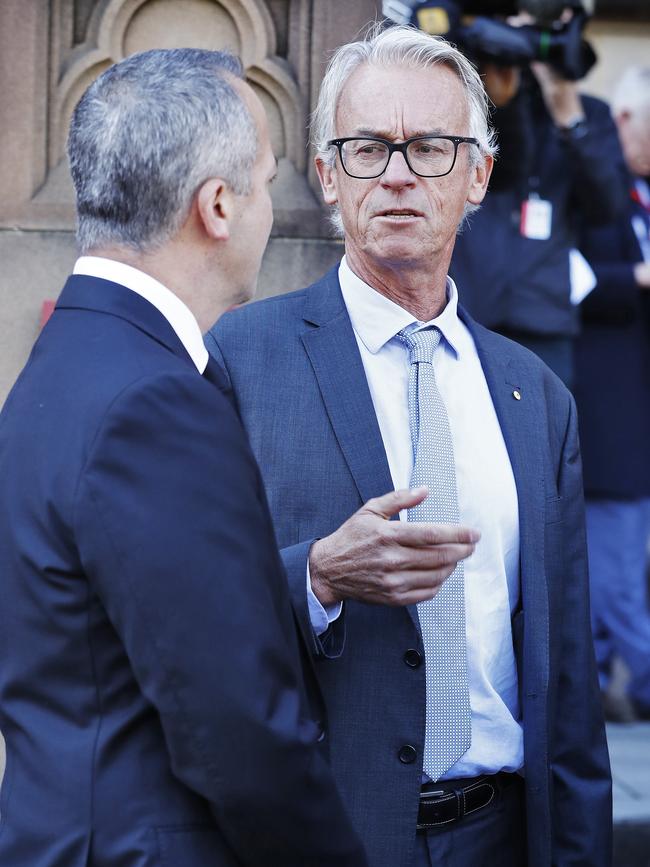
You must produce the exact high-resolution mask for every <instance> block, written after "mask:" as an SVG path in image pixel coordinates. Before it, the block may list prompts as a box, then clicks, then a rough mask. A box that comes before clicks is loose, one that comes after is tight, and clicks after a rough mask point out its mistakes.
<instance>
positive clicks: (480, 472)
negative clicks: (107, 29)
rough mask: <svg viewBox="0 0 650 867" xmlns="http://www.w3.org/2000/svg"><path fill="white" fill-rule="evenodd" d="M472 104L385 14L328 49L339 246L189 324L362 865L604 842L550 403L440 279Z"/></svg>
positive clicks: (603, 761)
mask: <svg viewBox="0 0 650 867" xmlns="http://www.w3.org/2000/svg"><path fill="white" fill-rule="evenodd" d="M486 112H487V106H486V98H485V93H484V90H483V87H482V83H481V80H480V78H479V77H478V75H477V74H476V71H475V70H474V69H473V67H472V66H471V65H470V64H469V63H468V62H467V61H466V59H465V58H464V57H463V56H462V55H461V54H460V53H459V52H458V51H457V50H456V49H455V48H453V47H452V46H450V45H449V44H447V43H445V42H444V41H442V40H438V39H435V38H432V37H428V36H426V35H424V34H421V33H418V32H417V31H414V30H412V29H410V28H399V27H397V28H392V29H388V30H386V31H383V32H381V31H380V32H377V33H373V34H371V35H370V36H369V37H368V38H367V39H365V40H364V41H361V42H356V43H352V44H349V45H344V46H343V47H342V48H340V49H339V50H338V51H337V53H336V54H335V55H334V57H333V59H332V60H331V62H330V65H329V68H328V71H327V74H326V76H325V79H324V81H323V85H322V89H321V94H320V100H319V104H318V108H317V111H316V116H315V121H314V138H315V142H316V147H317V158H316V165H317V168H318V173H319V177H320V180H321V185H322V188H323V194H324V197H325V201H326V202H327V203H328V204H330V205H332V206H333V207H335V208H336V209H337V214H336V216H335V219H336V220H337V221H338V222H339V223H340V224H341V225H342V228H343V234H344V237H345V257H344V258H343V260H342V262H341V264H340V265H339V266H338V267H337V268H335V269H334V270H332V271H331V272H330V273H329V274H328V275H327V276H326V277H325V278H324V279H322V280H320V281H319V282H318V283H316V284H314V285H313V286H311V287H309V288H308V289H305V290H301V291H299V292H296V293H293V294H290V295H286V296H283V297H280V298H275V299H271V300H267V301H264V302H261V303H260V304H255V305H252V306H250V307H248V308H244V309H242V310H239V311H235V312H233V313H231V314H228V315H227V316H225V317H224V318H223V319H222V321H221V322H220V323H219V324H218V325H217V326H216V328H214V329H213V330H212V331H211V332H210V335H209V337H208V338H207V343H208V347H209V348H210V349H211V350H212V351H213V353H214V355H215V357H216V358H217V359H218V360H219V361H220V362H221V364H222V365H223V366H224V369H225V371H226V372H227V374H228V376H229V380H230V384H231V387H232V388H233V392H234V395H235V399H236V401H237V404H238V407H239V409H240V412H241V415H242V419H243V421H244V425H245V427H246V428H247V430H248V433H249V436H250V438H251V442H252V445H253V450H254V451H255V452H256V455H257V457H258V460H259V461H260V464H261V468H262V473H263V477H264V480H265V483H266V487H267V492H268V495H269V498H270V504H271V511H272V514H273V516H274V522H275V528H276V533H277V535H278V537H279V541H280V545H281V547H282V548H283V556H284V561H285V565H286V566H287V569H288V572H289V575H290V581H291V583H292V586H293V591H294V599H295V602H296V604H297V606H298V607H299V609H300V610H301V611H302V616H303V620H304V622H305V626H306V628H309V626H311V628H312V630H313V634H314V641H313V646H314V653H315V655H316V660H317V662H316V665H317V671H318V673H319V677H320V683H321V686H322V687H323V690H324V692H325V695H326V700H327V702H328V708H329V713H330V721H331V726H332V728H331V743H330V747H331V756H332V762H333V767H334V770H335V774H336V776H337V779H338V782H339V785H340V787H341V791H342V793H343V796H344V798H345V800H346V802H347V804H348V806H349V809H350V811H351V814H352V816H353V819H354V821H355V823H356V827H357V829H358V830H359V831H360V833H361V835H362V838H363V840H364V843H365V846H366V849H367V851H368V853H369V859H370V862H371V864H372V865H373V867H413V865H418V867H420V865H422V867H424V865H435V867H440V865H446V867H476V865H479V864H480V865H485V864H498V865H499V867H515V865H516V867H521V865H524V864H528V865H533V867H548V865H550V864H569V863H576V864H578V863H580V864H590V865H592V867H593V865H599V867H605V865H607V864H608V862H609V848H610V829H609V823H610V779H609V765H608V758H607V750H606V744H605V739H604V730H603V725H602V717H601V715H600V713H599V702H598V687H597V681H596V677H595V667H594V662H593V651H592V647H591V639H590V628H589V609H588V600H587V572H586V564H585V550H584V548H585V546H584V521H583V511H582V505H581V494H580V490H581V479H580V469H579V458H578V453H577V442H576V431H575V412H574V406H573V402H572V399H571V397H570V395H569V393H568V392H567V391H566V389H565V388H564V386H563V385H562V384H561V383H560V382H559V380H558V379H557V378H556V377H555V376H554V375H553V374H552V373H551V372H550V371H549V370H548V369H547V368H546V367H545V366H544V365H543V364H542V363H541V362H540V361H539V359H537V358H536V357H535V356H533V355H531V354H530V353H529V352H527V351H526V350H523V349H522V348H521V347H518V346H517V345H515V344H513V343H511V342H509V341H508V340H506V339H504V338H502V337H499V336H497V335H494V334H491V333H490V332H488V331H486V330H485V329H483V328H481V327H479V326H477V325H475V324H474V323H473V322H472V321H471V320H470V319H469V318H468V317H467V316H466V315H465V313H464V312H463V311H462V308H460V307H459V306H458V293H457V290H456V287H455V286H454V284H453V283H452V282H451V281H450V280H449V279H448V278H447V268H448V265H449V260H450V257H451V253H452V249H453V246H454V241H455V237H456V232H457V230H458V226H459V224H460V223H461V221H462V219H463V215H464V213H465V212H466V211H467V210H468V209H472V208H474V207H476V206H477V205H479V204H480V202H481V200H482V198H483V196H484V194H485V190H486V187H487V183H488V179H489V175H490V170H491V166H492V159H493V157H492V152H493V146H492V143H491V137H490V133H489V131H488V125H487V120H486ZM460 292H461V293H462V287H460ZM409 485H410V486H411V488H412V490H411V491H410V492H408V491H407V492H404V490H401V491H398V492H393V493H388V494H387V493H386V492H387V491H390V490H391V489H392V488H398V489H404V488H406V487H407V486H409ZM421 487H424V488H425V489H428V496H427V491H426V490H425V491H422V490H421V489H420V488H421ZM364 502H365V505H364ZM398 514H399V517H400V518H401V519H403V520H401V521H391V520H389V518H394V517H395V518H396V517H397V516H398ZM454 531H455V532H454ZM479 535H480V541H478V539H479ZM467 543H473V544H476V548H475V552H474V553H473V555H472V556H471V557H470V558H469V559H467V560H464V559H463V557H464V554H463V551H462V549H461V548H460V547H459V546H462V545H463V544H467ZM524 778H525V782H524ZM524 790H525V791H524Z"/></svg>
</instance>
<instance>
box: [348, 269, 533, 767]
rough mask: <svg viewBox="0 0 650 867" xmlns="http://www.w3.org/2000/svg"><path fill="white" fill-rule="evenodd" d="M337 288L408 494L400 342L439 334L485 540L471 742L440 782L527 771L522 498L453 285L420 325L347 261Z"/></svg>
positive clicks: (477, 576)
mask: <svg viewBox="0 0 650 867" xmlns="http://www.w3.org/2000/svg"><path fill="white" fill-rule="evenodd" d="M339 280H340V284H341V291H342V293H343V298H344V301H345V305H346V307H347V310H348V313H349V315H350V319H351V321H352V327H353V329H354V333H355V336H356V339H357V344H358V346H359V352H360V353H361V359H362V362H363V366H364V369H365V373H366V378H367V380H368V386H369V388H370V394H371V396H372V401H373V404H374V408H375V413H376V415H377V421H378V422H379V429H380V431H381V436H382V440H383V443H384V448H385V450H386V457H387V458H388V466H389V468H390V472H391V476H392V480H393V484H394V486H395V488H408V487H409V482H410V478H411V472H412V470H413V447H412V444H411V434H410V429H409V413H408V375H409V360H408V351H407V349H406V347H405V346H404V344H403V343H402V342H401V341H400V340H399V339H398V338H397V337H396V336H395V335H396V334H397V332H398V331H400V330H401V329H403V328H407V327H408V326H411V327H412V328H413V329H418V328H419V327H424V326H425V325H431V324H433V325H436V326H437V327H438V328H439V329H440V331H441V332H442V336H443V339H442V340H441V343H440V347H439V349H438V350H437V352H436V354H435V356H434V367H435V373H436V381H437V384H438V388H439V390H440V393H441V395H442V398H443V400H444V402H445V405H446V407H447V413H448V416H449V425H450V428H451V434H452V440H453V444H454V458H455V463H456V479H457V488H458V505H459V510H460V521H461V523H462V524H464V525H466V526H469V527H473V528H475V529H477V530H479V531H480V532H481V540H480V542H479V543H478V544H477V546H476V551H475V553H474V554H473V555H472V556H471V557H470V558H469V559H467V560H465V607H466V624H467V663H468V679H469V693H470V705H471V709H472V744H471V746H470V748H469V750H468V751H467V752H466V753H465V755H464V756H463V757H462V758H461V759H459V760H458V762H456V764H455V765H454V766H453V767H452V768H451V769H450V770H449V771H448V772H447V773H446V774H445V775H444V777H443V779H444V778H449V779H454V778H456V777H470V776H476V775H478V774H482V773H496V772H497V771H500V770H505V771H516V770H518V769H520V768H521V767H522V765H523V733H522V728H521V724H520V722H519V715H520V714H519V703H518V697H517V669H516V663H515V657H514V650H513V645H512V629H511V615H512V612H513V611H514V610H515V608H516V607H517V604H518V602H519V517H518V501H517V490H516V487H515V482H514V477H513V474H512V468H511V465H510V460H509V458H508V453H507V450H506V446H505V442H504V440H503V435H502V433H501V428H500V426H499V422H498V420H497V416H496V412H495V409H494V405H493V403H492V398H491V397H490V392H489V390H488V387H487V383H486V381H485V376H484V374H483V369H482V367H481V363H480V361H479V357H478V353H477V351H476V346H475V345H474V340H473V339H472V336H471V335H470V333H469V331H468V329H467V328H466V326H465V325H464V324H463V323H462V322H461V320H460V319H459V318H458V315H457V305H458V293H457V291H456V287H455V285H454V283H453V281H452V280H451V279H448V283H447V296H448V302H447V305H446V307H445V309H444V310H443V312H442V313H441V314H440V316H438V317H437V318H436V319H433V320H432V321H431V322H430V323H421V322H418V321H417V320H416V319H415V317H414V316H413V315H412V314H411V313H408V312H407V311H406V310H404V309H403V308H402V307H399V306H398V305H397V304H395V303H394V302H392V301H390V300H389V299H388V298H386V297H385V296H383V295H381V294H380V293H379V292H377V291H375V290H374V289H372V287H370V286H368V285H367V284H366V283H364V282H363V281H362V280H361V279H359V277H357V276H356V274H354V273H353V272H352V270H351V269H350V268H349V266H348V264H347V262H346V259H345V257H343V260H342V262H341V265H340V268H339ZM400 518H401V519H402V520H406V513H405V512H404V513H401V514H400Z"/></svg>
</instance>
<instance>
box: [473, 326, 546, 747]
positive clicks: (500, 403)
mask: <svg viewBox="0 0 650 867" xmlns="http://www.w3.org/2000/svg"><path fill="white" fill-rule="evenodd" d="M460 315H461V318H462V319H463V321H464V322H465V324H466V325H467V327H468V328H469V330H470V332H471V334H472V337H473V338H474V341H475V343H476V347H477V350H478V354H479V358H480V360H481V365H482V367H483V372H484V373H485V378H486V380H487V384H488V388H489V390H490V394H491V397H492V401H493V403H494V407H495V410H496V413H497V417H498V419H499V424H500V426H501V431H502V433H503V437H504V440H505V443H506V448H507V450H508V455H509V457H510V463H511V465H512V471H513V474H514V478H515V484H516V486H517V498H518V501H519V537H520V552H521V553H520V582H521V604H522V606H523V616H524V643H523V659H518V660H517V661H518V668H519V676H520V678H521V679H522V684H523V688H522V690H521V694H522V701H523V703H524V706H525V707H526V706H527V707H528V708H529V709H530V710H531V711H536V712H535V713H531V714H530V716H532V717H533V719H529V717H528V715H527V719H526V726H527V738H528V736H529V735H530V734H531V729H533V728H535V727H537V726H539V732H538V735H537V737H538V738H539V740H537V741H536V742H537V743H538V744H540V743H545V741H546V731H545V727H544V714H543V711H542V708H544V707H545V697H546V692H547V689H548V676H549V632H548V630H549V610H548V586H547V579H546V570H545V568H544V534H545V518H546V515H545V507H546V502H545V491H546V488H547V486H546V484H545V478H544V466H545V464H544V453H543V449H542V442H543V440H542V436H543V432H544V431H545V430H546V421H545V409H544V407H545V405H546V398H545V395H544V393H543V390H542V387H541V384H540V383H539V376H532V375H531V370H530V368H529V367H528V365H527V364H526V362H525V360H521V357H520V356H518V357H517V358H516V359H515V358H514V357H513V356H512V355H509V354H508V351H507V349H504V344H503V342H502V339H501V338H499V337H497V336H496V335H494V334H492V333H491V332H489V331H487V330H486V329H484V328H482V327H481V326H478V325H476V323H474V322H473V321H472V320H471V319H470V318H469V317H468V316H467V314H466V313H465V312H464V311H462V310H461V311H460ZM497 342H498V345H497ZM514 392H517V394H519V396H520V398H519V399H517V398H516V396H515V394H514ZM531 701H532V702H534V705H533V706H532V707H531V705H530V703H531Z"/></svg>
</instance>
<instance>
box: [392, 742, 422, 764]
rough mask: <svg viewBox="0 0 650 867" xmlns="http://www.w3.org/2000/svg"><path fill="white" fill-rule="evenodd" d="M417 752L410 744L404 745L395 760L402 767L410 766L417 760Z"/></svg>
mask: <svg viewBox="0 0 650 867" xmlns="http://www.w3.org/2000/svg"><path fill="white" fill-rule="evenodd" d="M417 755H418V754H417V750H416V749H415V747H412V746H411V745H410V744H404V746H403V747H401V748H400V751H399V752H398V754H397V758H398V759H399V760H400V762H401V763H402V764H403V765H412V764H413V762H414V761H415V760H416V758H417Z"/></svg>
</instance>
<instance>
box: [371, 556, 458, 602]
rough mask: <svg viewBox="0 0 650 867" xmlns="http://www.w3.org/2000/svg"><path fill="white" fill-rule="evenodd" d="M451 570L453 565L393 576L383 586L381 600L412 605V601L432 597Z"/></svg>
mask: <svg viewBox="0 0 650 867" xmlns="http://www.w3.org/2000/svg"><path fill="white" fill-rule="evenodd" d="M453 571H454V565H450V566H448V567H447V568H445V569H438V570H435V571H433V570H431V569H428V570H426V571H422V572H404V573H401V574H400V575H396V576H393V578H392V580H391V581H390V583H389V584H386V585H385V586H384V588H383V592H382V594H381V596H382V600H381V601H383V602H384V603H385V604H387V605H412V604H413V603H414V602H422V601H423V600H425V599H433V597H434V596H435V595H436V593H437V592H438V591H439V590H440V588H441V587H442V585H443V584H444V582H445V581H446V580H447V578H448V577H449V576H450V575H451V573H452V572H453ZM377 601H379V599H377Z"/></svg>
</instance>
